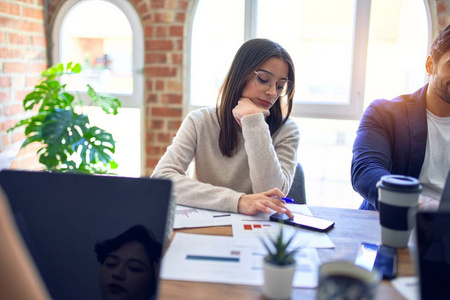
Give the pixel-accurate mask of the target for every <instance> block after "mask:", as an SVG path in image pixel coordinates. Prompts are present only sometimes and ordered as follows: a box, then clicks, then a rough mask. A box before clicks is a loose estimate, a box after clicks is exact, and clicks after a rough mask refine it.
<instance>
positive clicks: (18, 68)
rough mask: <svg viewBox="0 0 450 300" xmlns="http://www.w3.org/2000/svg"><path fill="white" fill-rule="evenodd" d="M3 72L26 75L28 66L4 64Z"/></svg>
mask: <svg viewBox="0 0 450 300" xmlns="http://www.w3.org/2000/svg"><path fill="white" fill-rule="evenodd" d="M3 71H4V72H5V73H25V72H26V71H27V65H26V64H24V63H6V62H5V63H3Z"/></svg>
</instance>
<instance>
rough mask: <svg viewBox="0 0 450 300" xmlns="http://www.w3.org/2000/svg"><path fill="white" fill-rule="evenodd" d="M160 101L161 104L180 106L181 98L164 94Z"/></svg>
mask: <svg viewBox="0 0 450 300" xmlns="http://www.w3.org/2000/svg"><path fill="white" fill-rule="evenodd" d="M161 99H162V103H171V104H181V103H182V101H183V96H181V95H175V94H164V95H162V98H161Z"/></svg>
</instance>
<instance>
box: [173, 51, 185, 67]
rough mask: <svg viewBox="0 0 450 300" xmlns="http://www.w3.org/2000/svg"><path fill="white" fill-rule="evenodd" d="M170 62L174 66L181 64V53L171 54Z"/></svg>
mask: <svg viewBox="0 0 450 300" xmlns="http://www.w3.org/2000/svg"><path fill="white" fill-rule="evenodd" d="M172 62H173V63H174V64H176V65H181V64H183V54H182V53H173V54H172Z"/></svg>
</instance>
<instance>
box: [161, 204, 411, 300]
mask: <svg viewBox="0 0 450 300" xmlns="http://www.w3.org/2000/svg"><path fill="white" fill-rule="evenodd" d="M309 209H310V210H311V212H312V213H313V215H314V216H317V217H321V218H324V219H330V220H333V221H335V225H334V228H333V229H331V230H330V231H328V235H329V237H330V238H331V240H332V241H333V242H334V244H335V248H334V249H318V253H319V256H320V258H321V260H322V262H328V261H334V260H347V261H354V259H355V256H356V252H357V249H358V246H359V245H360V243H361V242H367V243H374V244H379V243H380V242H381V233H380V225H379V215H378V212H374V211H363V210H356V209H343V208H331V207H309ZM176 232H185V233H195V234H212V235H226V236H231V235H232V231H231V226H221V227H205V228H193V229H180V230H175V233H176ZM413 251H414V249H413V248H412V247H411V246H410V247H409V248H404V249H398V250H397V254H398V265H397V267H398V274H397V276H399V277H402V276H413V275H415V274H416V270H415V266H414V263H413V260H412V255H413ZM159 296H160V297H159V299H213V300H220V299H264V296H263V295H262V287H260V286H247V285H231V284H218V283H203V282H187V281H173V280H161V286H160V295H159ZM315 297H316V289H305V288H294V289H293V290H292V299H315ZM377 298H378V299H390V300H391V299H403V297H402V296H401V294H399V293H398V292H397V290H396V289H395V288H394V287H393V286H392V284H391V282H390V281H388V280H383V281H382V283H381V285H380V288H379V290H378V297H377Z"/></svg>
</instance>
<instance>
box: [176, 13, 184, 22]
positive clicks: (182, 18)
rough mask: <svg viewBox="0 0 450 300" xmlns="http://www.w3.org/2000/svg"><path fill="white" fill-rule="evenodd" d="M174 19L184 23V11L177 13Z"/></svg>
mask: <svg viewBox="0 0 450 300" xmlns="http://www.w3.org/2000/svg"><path fill="white" fill-rule="evenodd" d="M176 21H177V22H180V23H184V21H186V14H185V13H178V14H177V17H176Z"/></svg>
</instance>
